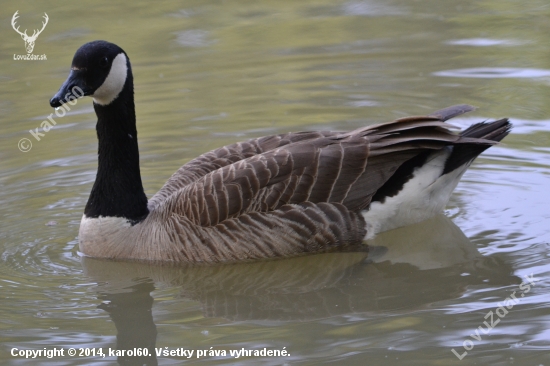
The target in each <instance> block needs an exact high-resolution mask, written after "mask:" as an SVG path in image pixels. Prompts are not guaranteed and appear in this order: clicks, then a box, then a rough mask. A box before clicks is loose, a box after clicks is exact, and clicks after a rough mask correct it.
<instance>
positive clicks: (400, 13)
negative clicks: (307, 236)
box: [0, 0, 550, 365]
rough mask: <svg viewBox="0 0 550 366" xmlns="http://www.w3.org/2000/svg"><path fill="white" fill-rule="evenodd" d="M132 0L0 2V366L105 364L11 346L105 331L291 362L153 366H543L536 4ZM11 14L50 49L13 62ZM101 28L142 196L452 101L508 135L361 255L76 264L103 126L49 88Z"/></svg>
mask: <svg viewBox="0 0 550 366" xmlns="http://www.w3.org/2000/svg"><path fill="white" fill-rule="evenodd" d="M126 6H127V8H125V9H121V7H120V6H119V5H117V4H115V3H113V2H106V1H97V2H95V3H94V6H93V8H84V7H83V6H82V5H81V4H80V3H66V2H64V3H63V4H61V3H59V6H54V5H46V4H45V3H44V4H43V5H38V4H33V5H30V4H16V3H15V2H14V1H8V2H7V3H5V4H4V7H3V9H5V12H4V16H3V17H2V24H3V27H4V31H3V32H2V33H1V34H0V37H1V40H2V44H3V45H4V48H3V52H2V57H1V58H0V66H1V67H0V70H1V71H0V80H1V83H0V95H1V98H0V109H1V111H2V113H1V114H0V116H1V117H0V127H1V130H2V135H1V136H0V162H1V163H0V164H1V169H0V222H1V227H0V255H1V259H0V286H1V287H2V289H1V292H0V293H1V297H2V300H1V301H0V334H1V339H2V346H1V348H0V362H1V363H2V364H6V365H19V364H25V365H26V364H44V363H45V362H50V364H56V365H64V364H67V365H78V364H82V365H84V364H85V365H90V364H106V363H107V364H115V363H116V362H117V357H116V356H109V355H106V357H105V358H101V356H97V355H96V356H93V355H90V354H88V355H86V354H83V355H82V356H81V357H79V356H75V357H69V356H67V355H65V356H64V357H55V358H52V359H47V358H45V357H39V358H37V359H34V360H26V359H24V358H22V357H14V356H12V355H11V354H10V352H11V350H12V349H13V348H18V349H20V350H31V349H34V350H40V349H44V348H47V349H53V348H54V347H57V348H61V347H63V348H65V349H66V350H67V349H68V348H70V347H74V348H76V349H78V348H86V347H88V348H91V347H94V348H95V349H96V350H97V349H98V348H100V347H102V349H103V350H104V352H106V351H107V350H108V349H109V348H112V349H114V348H116V347H117V343H118V346H119V348H124V349H131V348H133V347H145V346H152V345H154V346H155V347H158V348H164V347H168V349H169V350H176V349H178V348H181V349H185V350H194V351H195V352H197V351H199V350H207V351H208V350H210V347H212V350H218V351H222V350H225V351H226V352H228V353H229V351H230V350H241V349H243V348H244V349H248V350H250V349H262V348H264V347H266V348H268V349H270V350H278V351H281V350H283V349H284V350H286V351H287V352H288V354H289V356H285V357H267V356H264V357H253V356H251V357H240V358H238V359H236V358H234V357H230V356H226V357H223V356H218V357H216V356H208V355H206V356H201V357H200V358H197V357H196V353H195V354H194V356H193V358H191V359H189V360H187V359H186V358H185V356H159V357H158V358H156V361H158V363H159V364H162V365H171V364H174V365H176V364H180V363H181V362H182V361H184V360H187V362H193V363H202V364H257V363H262V364H292V365H294V364H321V363H345V364H346V365H355V364H356V365H364V364H365V363H367V362H368V363H369V364H381V363H384V364H403V363H406V364H418V365H435V364H450V363H452V362H455V363H459V361H458V357H462V361H460V364H484V365H485V364H491V365H504V364H520V365H539V364H543V365H547V364H549V363H550V356H549V349H550V341H549V339H550V333H549V331H548V329H550V311H549V310H548V304H549V302H550V301H549V300H550V298H549V296H548V295H547V294H548V292H549V289H550V281H549V280H548V274H549V272H550V258H549V255H548V251H549V249H550V225H548V223H549V220H548V219H549V217H550V212H549V210H548V207H549V204H550V196H549V194H548V187H549V186H550V148H549V147H548V146H549V144H548V141H549V138H550V127H549V126H550V107H549V104H548V100H549V97H550V91H549V80H550V79H549V77H548V75H549V73H550V60H549V59H548V53H547V48H548V47H547V45H548V42H549V39H548V32H547V21H548V16H549V15H550V6H549V5H548V4H547V3H546V2H544V1H536V0H533V1H524V2H499V1H490V0H488V1H482V2H479V1H471V0H468V1H466V0H463V1H455V2H440V1H422V2H418V1H415V2H412V1H404V0H394V1H390V2H387V1H384V2H382V1H378V2H377V1H372V0H367V1H336V2H335V1H322V0H318V1H301V2H261V3H255V2H245V1H233V2H214V1H210V2H205V1H200V2H199V1H188V2H185V3H180V4H178V3H175V2H156V3H155V5H154V6H151V5H150V3H149V2H143V1H135V2H132V3H131V4H127V5H126ZM16 10H19V15H20V18H19V19H18V22H19V23H18V24H21V26H22V27H21V28H29V29H32V27H33V24H35V23H36V27H38V26H39V25H40V22H41V21H42V18H41V17H42V16H43V13H44V12H47V14H48V16H49V19H50V20H49V24H48V25H47V27H46V28H45V30H44V31H43V33H42V34H41V35H40V36H39V37H38V39H37V41H36V46H35V49H34V54H37V55H41V54H46V55H47V61H22V60H14V59H13V57H12V54H16V55H19V54H25V53H26V52H25V49H24V44H23V41H22V40H21V38H20V37H19V35H17V34H16V33H15V32H14V31H13V30H11V28H10V27H9V22H10V19H11V16H12V15H13V13H14V12H15V11H16ZM29 33H31V32H30V31H29ZM94 39H106V40H109V41H112V42H115V43H117V44H119V45H120V46H121V47H122V48H124V49H125V50H126V52H127V53H128V54H129V56H130V59H131V61H132V65H133V70H134V77H135V81H136V87H135V91H136V108H137V114H138V129H139V139H140V140H139V141H140V151H141V160H142V175H143V181H144V185H145V187H146V191H147V194H148V195H149V196H151V195H152V194H153V193H155V192H156V191H157V190H158V189H159V188H160V187H161V186H162V184H163V183H164V181H165V180H166V179H167V178H168V177H169V176H170V175H171V174H172V172H174V171H175V170H176V169H177V168H178V167H179V166H180V165H181V164H183V163H185V162H186V161H188V160H190V159H191V158H193V157H195V156H197V155H199V154H200V153H202V152H205V151H207V150H209V149H213V148H216V147H219V146H222V145H224V144H228V143H232V142H235V141H238V140H244V139H247V138H251V137H255V136H262V135H267V134H274V133H282V132H288V131H290V130H292V131H299V130H315V129H353V128H357V127H359V126H363V125H368V124H372V123H376V122H381V121H387V120H392V119H395V118H398V117H403V116H406V115H418V114H427V113H430V112H432V111H434V110H437V109H439V108H442V107H445V106H448V105H452V104H459V103H469V104H474V105H476V106H477V107H479V109H478V110H477V111H476V112H474V113H471V114H469V115H467V116H464V117H460V118H459V119H457V120H453V123H454V124H456V125H459V126H461V127H465V126H467V125H469V124H471V123H474V122H477V121H480V120H485V119H494V118H499V117H510V118H511V119H512V122H513V123H514V126H515V127H514V130H513V133H512V134H511V135H510V136H508V137H507V138H506V140H505V142H504V143H503V144H501V145H499V146H497V147H493V148H491V149H490V150H488V151H487V152H486V153H484V154H483V156H482V157H480V158H479V159H478V160H477V161H476V163H475V164H474V166H473V167H472V168H471V169H470V170H469V171H468V172H467V173H466V175H465V176H464V178H463V180H462V182H461V183H460V184H459V186H458V188H457V189H456V191H455V193H454V195H453V196H452V199H451V202H450V203H449V205H448V207H447V209H446V211H445V215H441V216H439V217H436V218H434V219H433V220H429V221H427V222H424V223H421V224H418V225H414V226H410V227H406V228H402V229H399V230H395V231H393V232H388V233H386V234H383V235H380V236H379V237H377V238H375V240H373V241H372V242H370V243H369V244H370V245H371V246H372V250H371V252H370V253H333V254H323V255H316V256H309V257H304V258H294V259H289V260H280V261H270V262H260V263H249V264H237V265H221V266H214V267H206V266H199V267H193V266H181V267H159V266H148V265H141V264H133V263H117V262H105V261H98V260H93V259H83V258H81V257H80V256H79V255H78V252H77V239H76V235H77V233H78V226H79V221H80V217H81V215H82V211H83V208H84V205H85V203H86V200H87V197H88V194H89V191H90V189H91V185H92V183H93V180H94V176H95V169H96V156H95V152H96V149H97V141H96V138H95V131H94V126H95V116H94V114H93V110H92V107H91V100H90V99H83V100H79V101H78V103H77V104H76V105H75V106H70V109H71V110H70V111H69V112H67V113H66V114H65V115H62V111H60V110H58V111H54V110H52V109H51V108H50V107H49V105H48V100H49V98H50V97H51V96H53V94H54V93H55V91H57V89H58V88H59V86H60V85H61V83H62V82H63V81H64V80H65V77H66V76H67V73H68V68H69V66H70V61H71V58H72V56H73V54H74V52H75V50H76V49H77V48H78V47H79V46H80V45H82V44H83V43H85V42H88V41H91V40H94ZM56 112H57V114H56ZM51 113H53V115H52V116H51V118H53V119H54V121H55V122H56V124H55V126H54V127H53V128H52V129H51V130H49V131H48V132H44V131H42V132H41V133H42V134H43V136H41V137H40V141H37V140H36V139H35V137H34V136H33V135H32V134H31V133H30V132H29V130H30V129H32V130H33V131H35V130H36V129H37V128H39V127H41V124H42V123H43V121H48V116H50V114H51ZM39 132H40V131H39ZM22 139H28V142H30V143H31V144H32V146H31V145H29V144H28V143H27V141H23V143H21V142H20V141H21V140H22ZM29 146H30V149H29ZM20 149H23V150H28V151H27V152H22V151H20ZM531 274H532V276H533V278H534V280H532V281H535V282H534V285H533V284H530V283H529V282H528V281H527V280H526V278H525V276H529V275H531ZM527 287H528V288H529V291H528V292H526V290H527ZM521 294H523V295H524V296H523V297H521ZM512 295H515V296H516V298H517V299H518V300H517V302H516V301H513V302H509V301H508V302H507V300H506V299H507V298H509V297H510V296H512ZM499 303H500V304H506V305H507V306H509V308H507V309H505V310H503V309H501V310H499V306H500V305H499ZM505 311H507V313H505ZM491 314H492V316H493V318H494V319H493V325H494V328H493V329H491V330H490V332H488V334H485V333H484V332H483V330H485V331H488V329H487V327H486V325H484V322H485V321H489V319H490V317H491ZM499 314H500V315H502V317H499ZM497 320H499V321H498V323H497V324H494V323H495V322H496V321H497ZM480 327H481V329H480ZM476 330H477V334H476ZM465 347H466V348H465ZM453 349H454V350H455V352H456V353H457V355H458V357H457V356H456V355H455V354H454V353H453V352H452V350H453ZM464 352H467V353H466V354H464ZM220 353H221V352H220ZM125 360H126V361H130V364H132V363H133V364H142V363H144V362H148V363H149V364H154V363H155V359H154V358H148V359H142V358H140V357H133V358H127V359H124V358H122V357H121V358H119V362H121V363H122V362H125Z"/></svg>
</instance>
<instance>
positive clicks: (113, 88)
mask: <svg viewBox="0 0 550 366" xmlns="http://www.w3.org/2000/svg"><path fill="white" fill-rule="evenodd" d="M127 74H128V65H127V61H126V56H125V55H124V53H119V54H118V56H117V57H115V59H114V60H113V64H112V65H111V70H110V71H109V75H107V78H106V79H105V81H104V82H103V84H101V86H100V87H99V88H97V90H96V91H95V92H94V94H93V95H92V96H93V97H94V102H95V103H97V104H100V105H108V104H110V103H111V102H112V101H113V100H115V99H116V97H118V95H119V94H120V92H121V91H122V88H124V83H125V82H126V76H127Z"/></svg>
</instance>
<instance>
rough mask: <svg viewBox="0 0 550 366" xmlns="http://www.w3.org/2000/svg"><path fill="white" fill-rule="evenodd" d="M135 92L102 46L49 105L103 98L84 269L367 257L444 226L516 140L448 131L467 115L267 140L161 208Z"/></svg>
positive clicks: (204, 167) (80, 55) (483, 127)
mask: <svg viewBox="0 0 550 366" xmlns="http://www.w3.org/2000/svg"><path fill="white" fill-rule="evenodd" d="M133 88H134V84H133V74H132V68H131V66H130V60H129V58H128V55H127V54H126V52H124V51H123V50H122V48H120V47H119V46H117V45H115V44H113V43H109V42H106V41H93V42H89V43H86V44H84V45H83V46H81V47H80V48H79V49H78V50H77V51H76V53H75V55H74V58H73V61H72V65H71V69H70V73H69V76H68V78H67V80H66V81H65V82H64V83H63V84H62V85H61V87H60V89H59V91H58V92H57V93H56V94H55V95H54V96H53V97H52V98H51V100H50V105H51V106H52V107H54V108H57V107H60V106H62V105H63V104H64V103H67V102H72V101H73V100H75V99H76V98H80V97H83V96H91V97H92V98H93V106H94V110H95V113H96V115H97V125H96V131H97V138H98V168H97V176H96V179H95V183H94V185H93V187H92V191H91V193H90V196H89V199H88V202H87V204H86V206H85V209H84V215H83V216H82V221H81V224H80V229H79V234H78V242H79V249H80V252H81V253H82V254H83V255H85V256H89V257H97V258H108V259H115V260H130V261H155V262H176V263H184V262H188V263H213V262H236V261H251V260H259V259H268V258H278V257H290V256H297V255H302V254H308V253H317V252H323V251H330V250H335V249H337V248H341V247H344V246H351V245H361V244H362V242H363V241H364V240H365V239H368V238H372V237H374V236H375V235H376V234H378V233H380V232H383V231H387V230H391V229H394V228H397V227H400V226H405V225H409V224H412V223H416V222H420V221H423V220H426V219H428V218H430V217H432V216H434V215H435V214H437V213H440V212H442V211H443V208H444V207H445V205H446V204H447V202H448V200H449V197H450V196H451V193H452V192H453V190H454V189H455V187H456V185H457V184H458V181H459V180H460V178H461V176H462V175H463V174H464V172H465V171H466V169H467V168H468V167H469V166H470V164H471V163H472V161H473V160H474V159H475V158H476V157H477V156H478V155H479V154H481V153H482V152H483V151H484V150H486V149H487V148H489V147H490V146H492V145H495V144H496V143H498V142H499V141H501V140H502V139H503V138H504V137H505V136H506V135H507V134H508V133H509V132H510V129H511V124H510V122H509V121H508V119H506V118H503V119H499V120H496V121H493V122H480V123H476V124H474V125H472V126H470V127H469V128H467V129H465V130H463V131H462V132H456V131H455V130H456V127H454V126H452V125H450V124H448V123H447V122H446V121H447V120H449V119H451V118H453V117H456V116H459V115H461V114H463V113H466V112H469V111H472V110H473V109H474V108H473V107H471V106H469V105H457V106H452V107H448V108H445V109H442V110H439V111H437V112H434V113H432V114H430V115H427V116H417V117H406V118H400V119H397V120H395V121H393V122H389V123H382V124H376V125H370V126H367V127H361V128H358V129H356V130H353V131H348V132H342V131H306V132H294V133H284V134H279V135H273V136H266V137H260V138H254V139H250V140H248V141H244V142H239V143H235V144H232V145H228V146H224V147H221V148H219V149H216V150H212V151H210V152H207V153H205V154H203V155H200V156H199V157H197V158H195V159H193V160H191V161H189V162H188V163H186V164H185V165H183V166H182V167H181V168H179V169H178V170H177V171H176V172H175V173H174V174H173V175H172V176H171V177H170V178H169V179H168V181H167V182H166V184H165V185H164V186H163V187H162V188H161V189H160V191H159V192H158V193H156V194H155V195H154V196H153V197H152V198H151V199H150V200H148V199H147V196H146V195H145V192H144V189H143V185H142V181H141V173H140V167H139V150H138V142H137V130H136V115H135V107H134V90H133Z"/></svg>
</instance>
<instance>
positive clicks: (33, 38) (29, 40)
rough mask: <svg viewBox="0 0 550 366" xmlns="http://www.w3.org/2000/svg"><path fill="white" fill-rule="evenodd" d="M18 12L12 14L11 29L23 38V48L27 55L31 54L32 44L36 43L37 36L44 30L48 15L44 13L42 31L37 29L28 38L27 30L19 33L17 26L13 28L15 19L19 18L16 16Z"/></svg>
mask: <svg viewBox="0 0 550 366" xmlns="http://www.w3.org/2000/svg"><path fill="white" fill-rule="evenodd" d="M18 12H19V10H17V11H16V12H15V14H13V17H12V18H11V26H12V27H13V29H14V30H15V31H16V32H17V33H19V34H20V35H21V38H23V41H25V48H26V49H27V53H32V50H33V49H34V42H35V41H36V38H38V36H39V35H40V33H42V31H43V30H44V28H46V24H48V20H49V18H48V14H46V13H44V20H45V21H44V22H42V29H40V30H38V29H35V30H34V32H33V34H32V36H30V37H29V36H28V35H27V30H26V29H25V31H24V32H20V31H19V26H17V28H15V21H16V19H17V18H19V16H18V15H17V13H18Z"/></svg>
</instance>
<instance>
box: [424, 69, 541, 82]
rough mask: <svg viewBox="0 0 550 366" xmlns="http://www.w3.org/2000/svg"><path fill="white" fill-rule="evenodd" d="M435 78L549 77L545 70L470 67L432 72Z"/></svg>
mask: <svg viewBox="0 0 550 366" xmlns="http://www.w3.org/2000/svg"><path fill="white" fill-rule="evenodd" d="M433 75H435V76H443V77H451V78H481V79H499V78H520V79H521V78H542V77H549V76H550V70H546V69H522V68H515V67H472V68H468V69H454V70H443V71H437V72H434V73H433Z"/></svg>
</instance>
